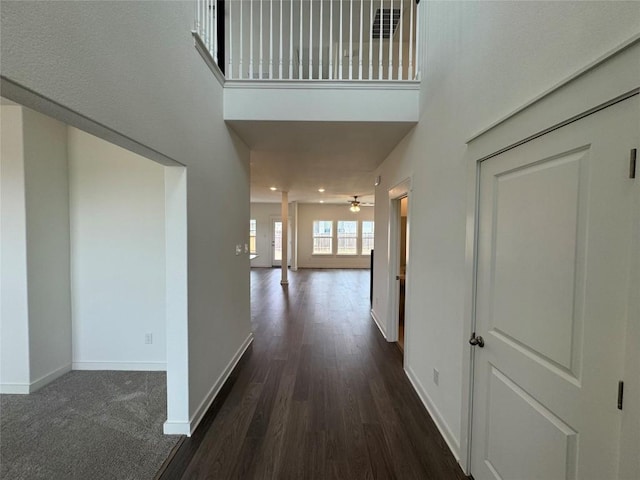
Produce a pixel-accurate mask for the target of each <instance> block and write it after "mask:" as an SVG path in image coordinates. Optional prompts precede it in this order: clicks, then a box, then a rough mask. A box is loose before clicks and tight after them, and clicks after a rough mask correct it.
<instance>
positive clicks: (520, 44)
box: [373, 2, 640, 455]
mask: <svg viewBox="0 0 640 480" xmlns="http://www.w3.org/2000/svg"><path fill="white" fill-rule="evenodd" d="M420 9H421V18H422V19H423V20H424V24H423V26H422V27H421V28H422V30H421V31H422V33H423V35H424V37H423V41H422V46H423V49H422V51H421V53H422V55H423V58H422V62H423V63H422V65H424V68H423V76H422V78H423V81H422V85H421V89H422V100H421V103H422V105H421V107H422V113H421V120H420V122H419V124H418V126H417V127H416V128H415V129H414V130H413V131H412V132H411V133H410V134H409V135H408V136H407V137H406V138H405V139H404V140H403V141H402V142H401V143H400V144H399V145H398V147H397V148H396V149H395V150H394V151H393V152H392V153H391V155H389V157H388V158H387V160H386V161H385V162H384V164H383V165H382V166H381V167H380V169H379V171H378V172H377V173H378V174H380V175H381V177H382V182H383V183H382V184H381V185H380V186H378V187H377V188H376V213H375V218H376V252H380V254H379V255H376V257H375V272H376V277H375V279H374V305H373V309H374V312H375V314H376V316H377V317H378V318H382V319H387V315H388V285H387V278H388V258H385V257H386V255H383V254H382V252H386V251H387V245H388V219H389V211H388V209H389V203H388V190H389V189H390V188H391V187H392V186H393V185H395V184H397V183H399V182H400V181H402V180H403V179H405V178H407V177H409V176H411V177H412V192H411V200H410V202H411V203H410V222H411V233H410V237H411V238H410V249H411V258H410V263H411V264H410V270H409V278H408V279H407V284H408V285H413V287H410V291H409V293H408V295H409V296H408V297H407V302H408V305H407V315H408V316H407V320H406V321H407V325H408V326H407V329H408V330H410V332H411V333H410V337H409V338H407V339H406V344H405V352H406V362H405V368H406V369H407V371H408V373H409V375H410V376H411V377H412V379H413V380H414V382H415V383H416V385H417V387H418V390H419V393H420V394H421V396H422V398H423V399H424V400H425V401H426V402H427V403H428V404H429V405H430V409H431V411H432V413H433V414H434V418H435V420H436V422H437V423H438V424H439V426H440V428H441V429H442V431H443V432H444V433H445V437H446V438H447V440H448V441H449V443H450V445H451V446H452V447H453V450H454V453H455V454H456V455H459V454H460V451H459V449H460V446H459V442H460V431H461V413H460V412H461V396H462V377H461V376H462V352H463V348H465V343H464V339H463V338H462V329H463V322H466V321H468V319H466V318H464V291H465V281H466V279H465V277H464V274H465V270H464V262H465V222H466V194H467V191H466V185H467V171H468V170H467V165H466V164H465V163H464V161H463V155H464V152H465V140H467V139H468V138H469V137H471V136H472V134H474V133H475V132H477V131H479V130H480V129H482V128H484V127H485V126H488V125H489V124H491V123H493V122H494V121H495V120H497V119H499V118H501V117H502V116H504V115H505V114H507V113H509V112H511V111H513V110H514V109H516V108H517V107H519V106H521V105H522V104H524V103H525V102H527V101H528V100H530V99H531V98H533V97H535V96H537V95H538V94H540V93H541V92H543V91H545V90H547V89H548V88H550V87H552V86H553V85H555V84H556V83H558V82H559V81H560V80H562V79H564V78H565V77H567V76H569V75H571V74H573V73H574V72H576V71H577V70H579V69H580V68H582V67H583V66H585V65H586V64H588V63H590V62H591V61H593V60H594V59H596V58H597V57H599V56H601V55H603V54H604V53H606V52H607V51H608V50H610V49H612V48H614V47H615V46H617V45H618V44H619V43H622V42H623V41H625V40H627V39H628V38H630V37H631V36H632V35H633V34H635V33H637V32H638V25H640V4H638V3H637V2H616V3H609V2H544V3H543V2H421V3H420ZM434 368H437V369H438V370H439V371H440V381H439V386H436V385H435V384H434V383H433V380H432V371H433V369H434Z"/></svg>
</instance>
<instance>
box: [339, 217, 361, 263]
mask: <svg viewBox="0 0 640 480" xmlns="http://www.w3.org/2000/svg"><path fill="white" fill-rule="evenodd" d="M357 254H358V222H357V221H355V220H349V221H344V220H340V221H339V222H338V255H357Z"/></svg>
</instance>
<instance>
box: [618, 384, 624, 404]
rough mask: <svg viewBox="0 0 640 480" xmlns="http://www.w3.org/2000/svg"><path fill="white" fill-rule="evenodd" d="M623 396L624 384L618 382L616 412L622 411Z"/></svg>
mask: <svg viewBox="0 0 640 480" xmlns="http://www.w3.org/2000/svg"><path fill="white" fill-rule="evenodd" d="M623 396H624V382H623V381H622V380H620V381H619V382H618V410H622V397H623Z"/></svg>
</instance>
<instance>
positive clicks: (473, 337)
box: [469, 332, 484, 348]
mask: <svg viewBox="0 0 640 480" xmlns="http://www.w3.org/2000/svg"><path fill="white" fill-rule="evenodd" d="M469 345H471V346H472V347H475V346H476V345H477V346H478V347H480V348H482V347H484V339H483V338H482V337H481V336H480V335H478V336H477V337H476V332H473V333H472V334H471V338H470V339H469Z"/></svg>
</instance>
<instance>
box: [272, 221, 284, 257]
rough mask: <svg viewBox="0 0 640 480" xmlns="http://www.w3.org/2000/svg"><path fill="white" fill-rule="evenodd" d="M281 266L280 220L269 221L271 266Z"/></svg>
mask: <svg viewBox="0 0 640 480" xmlns="http://www.w3.org/2000/svg"><path fill="white" fill-rule="evenodd" d="M281 265H282V219H280V218H274V219H273V220H272V221H271V266H273V267H279V266H281Z"/></svg>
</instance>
